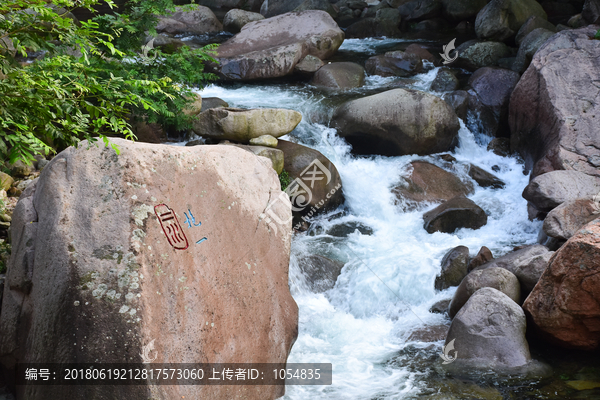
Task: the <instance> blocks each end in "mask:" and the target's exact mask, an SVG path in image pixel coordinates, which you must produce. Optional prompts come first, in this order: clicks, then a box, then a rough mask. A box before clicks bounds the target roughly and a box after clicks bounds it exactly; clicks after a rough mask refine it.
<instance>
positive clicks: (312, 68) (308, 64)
mask: <svg viewBox="0 0 600 400" xmlns="http://www.w3.org/2000/svg"><path fill="white" fill-rule="evenodd" d="M323 65H325V63H324V62H323V61H322V60H321V59H320V58H319V57H315V56H311V55H308V56H306V57H304V58H303V59H302V60H301V61H300V62H299V63H298V64H296V66H295V67H294V72H297V73H299V74H301V75H312V74H314V73H315V72H317V71H318V70H319V68H321V67H322V66H323Z"/></svg>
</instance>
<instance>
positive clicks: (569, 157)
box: [509, 27, 600, 176]
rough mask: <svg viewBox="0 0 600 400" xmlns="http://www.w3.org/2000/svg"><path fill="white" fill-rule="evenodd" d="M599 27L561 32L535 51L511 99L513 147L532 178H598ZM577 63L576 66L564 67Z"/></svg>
mask: <svg viewBox="0 0 600 400" xmlns="http://www.w3.org/2000/svg"><path fill="white" fill-rule="evenodd" d="M597 30H598V28H594V27H585V28H581V29H577V30H567V31H562V32H559V33H557V34H555V35H554V36H552V37H551V38H550V39H549V40H548V41H546V43H544V45H542V47H541V48H540V49H539V50H538V51H537V53H535V55H534V56H533V60H532V61H531V65H530V66H529V68H528V69H527V70H526V71H525V73H524V74H523V76H522V77H521V80H520V81H519V84H518V85H517V86H516V88H515V90H514V91H513V94H512V96H511V100H510V110H509V124H510V130H511V135H512V136H511V148H512V149H513V150H515V151H518V152H519V153H520V154H521V156H522V157H523V159H524V160H525V166H526V168H527V169H529V170H531V169H532V176H537V175H540V174H541V173H544V172H548V171H552V170H571V169H572V170H576V171H582V172H585V173H587V174H590V175H596V176H600V169H599V168H598V167H600V154H599V153H598V149H599V148H600V134H599V132H598V118H599V117H600V102H595V101H588V100H584V99H583V98H582V93H585V98H586V99H592V98H595V97H597V96H598V93H600V88H598V87H597V86H596V85H595V82H598V81H600V46H598V42H597V41H596V40H590V37H591V36H593V35H594V34H595V33H596V31H597ZM565 65H577V68H565Z"/></svg>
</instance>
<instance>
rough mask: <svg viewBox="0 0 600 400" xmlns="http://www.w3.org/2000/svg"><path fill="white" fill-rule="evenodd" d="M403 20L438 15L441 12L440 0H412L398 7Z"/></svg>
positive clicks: (421, 18) (422, 18)
mask: <svg viewBox="0 0 600 400" xmlns="http://www.w3.org/2000/svg"><path fill="white" fill-rule="evenodd" d="M398 10H400V15H401V16H402V19H403V20H405V21H414V20H424V19H429V18H435V17H439V16H440V15H441V13H442V2H441V0H412V1H409V2H408V3H404V4H402V5H401V6H400V7H398Z"/></svg>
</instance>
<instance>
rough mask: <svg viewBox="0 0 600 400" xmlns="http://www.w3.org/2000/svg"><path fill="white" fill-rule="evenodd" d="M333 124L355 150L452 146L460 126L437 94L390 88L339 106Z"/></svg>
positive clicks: (397, 151) (425, 150) (393, 152)
mask: <svg viewBox="0 0 600 400" xmlns="http://www.w3.org/2000/svg"><path fill="white" fill-rule="evenodd" d="M332 123H333V127H334V128H336V129H337V130H338V134H339V135H340V136H341V137H343V138H345V139H346V140H347V141H348V142H349V143H350V144H351V145H352V151H353V152H354V153H356V154H381V155H387V156H397V155H404V154H419V155H425V154H431V153H438V152H442V151H449V150H452V149H453V148H454V147H455V146H456V144H457V135H458V130H459V128H460V125H459V122H458V117H457V116H456V114H455V113H454V110H452V108H451V107H450V106H449V105H448V104H447V103H446V102H445V101H443V100H442V99H440V98H439V97H436V96H433V95H431V94H428V93H425V92H421V91H418V90H409V89H394V90H389V91H386V92H383V93H379V94H376V95H372V96H366V97H363V98H361V99H358V100H352V101H349V102H347V103H345V104H343V105H342V106H341V107H339V108H338V109H337V110H336V111H335V113H334V115H333V118H332Z"/></svg>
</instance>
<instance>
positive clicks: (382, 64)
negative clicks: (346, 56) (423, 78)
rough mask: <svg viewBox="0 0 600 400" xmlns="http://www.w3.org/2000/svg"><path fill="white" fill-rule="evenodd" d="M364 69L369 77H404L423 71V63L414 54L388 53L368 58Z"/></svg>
mask: <svg viewBox="0 0 600 400" xmlns="http://www.w3.org/2000/svg"><path fill="white" fill-rule="evenodd" d="M365 69H366V71H367V73H368V74H369V75H380V76H402V77H406V76H413V75H415V74H417V73H419V72H421V71H423V62H422V61H421V57H419V56H418V55H416V54H413V53H406V52H403V51H390V52H387V53H385V54H383V55H378V56H373V57H371V58H369V59H368V60H367V62H366V63H365Z"/></svg>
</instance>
